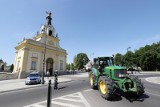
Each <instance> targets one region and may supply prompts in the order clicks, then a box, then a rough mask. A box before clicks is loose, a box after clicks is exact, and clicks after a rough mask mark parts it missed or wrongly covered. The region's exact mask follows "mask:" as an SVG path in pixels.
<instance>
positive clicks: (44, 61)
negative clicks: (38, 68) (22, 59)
mask: <svg viewBox="0 0 160 107" xmlns="http://www.w3.org/2000/svg"><path fill="white" fill-rule="evenodd" d="M46 39H47V37H46V35H45V42H44V43H45V44H44V57H43V58H44V59H43V72H42V84H44V72H45V67H46Z"/></svg>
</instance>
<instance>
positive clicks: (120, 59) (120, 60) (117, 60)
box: [114, 53, 124, 66]
mask: <svg viewBox="0 0 160 107" xmlns="http://www.w3.org/2000/svg"><path fill="white" fill-rule="evenodd" d="M114 61H115V64H116V65H122V66H123V64H124V61H123V55H122V54H120V53H117V54H116V55H115V57H114Z"/></svg>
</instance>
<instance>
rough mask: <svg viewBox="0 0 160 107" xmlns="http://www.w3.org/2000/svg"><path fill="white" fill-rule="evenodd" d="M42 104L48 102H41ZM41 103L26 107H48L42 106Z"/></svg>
mask: <svg viewBox="0 0 160 107" xmlns="http://www.w3.org/2000/svg"><path fill="white" fill-rule="evenodd" d="M40 103H47V101H45V102H40ZM40 103H35V104H31V105H27V106H24V107H46V106H43V105H40Z"/></svg>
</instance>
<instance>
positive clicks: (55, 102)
mask: <svg viewBox="0 0 160 107" xmlns="http://www.w3.org/2000/svg"><path fill="white" fill-rule="evenodd" d="M52 104H57V105H60V106H64V107H81V106H77V105H73V104H68V103H62V102H57V101H52Z"/></svg>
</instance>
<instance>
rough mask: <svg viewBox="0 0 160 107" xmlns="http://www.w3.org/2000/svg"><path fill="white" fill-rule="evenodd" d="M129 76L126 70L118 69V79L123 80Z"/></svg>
mask: <svg viewBox="0 0 160 107" xmlns="http://www.w3.org/2000/svg"><path fill="white" fill-rule="evenodd" d="M126 74H127V72H126V70H125V69H117V70H115V77H116V78H123V77H125V75H126Z"/></svg>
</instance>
